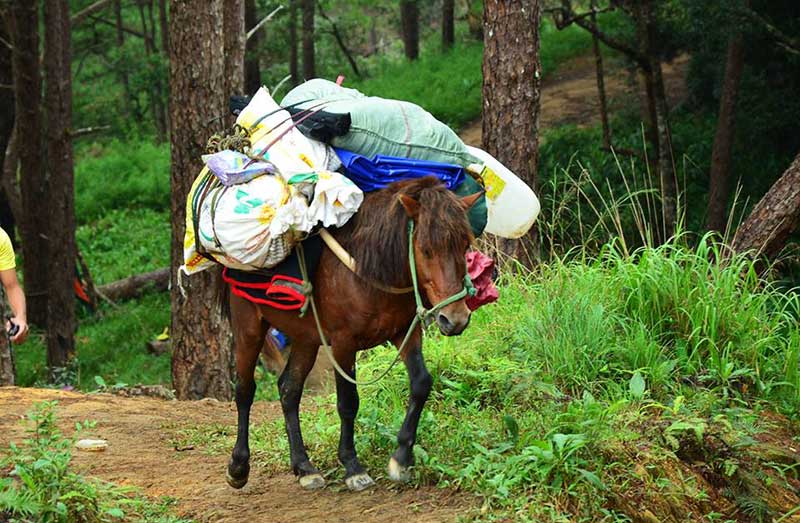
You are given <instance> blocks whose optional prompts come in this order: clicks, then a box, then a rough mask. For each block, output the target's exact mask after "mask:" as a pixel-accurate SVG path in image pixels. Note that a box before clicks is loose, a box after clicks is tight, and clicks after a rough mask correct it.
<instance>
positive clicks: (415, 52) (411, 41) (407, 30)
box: [400, 0, 419, 60]
mask: <svg viewBox="0 0 800 523" xmlns="http://www.w3.org/2000/svg"><path fill="white" fill-rule="evenodd" d="M400 25H401V26H402V30H403V46H404V47H405V51H406V58H408V59H409V60H416V59H417V58H419V7H418V6H417V0H404V1H402V2H400Z"/></svg>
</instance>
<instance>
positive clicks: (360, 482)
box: [344, 472, 375, 492]
mask: <svg viewBox="0 0 800 523" xmlns="http://www.w3.org/2000/svg"><path fill="white" fill-rule="evenodd" d="M344 483H345V485H347V488H349V489H350V490H352V491H353V492H361V491H362V490H364V489H367V488H369V487H371V486H373V485H374V484H375V481H374V480H373V479H372V478H371V477H369V474H367V473H366V472H362V473H361V474H353V475H352V476H350V477H348V478H344Z"/></svg>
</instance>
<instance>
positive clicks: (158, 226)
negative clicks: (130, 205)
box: [76, 208, 171, 285]
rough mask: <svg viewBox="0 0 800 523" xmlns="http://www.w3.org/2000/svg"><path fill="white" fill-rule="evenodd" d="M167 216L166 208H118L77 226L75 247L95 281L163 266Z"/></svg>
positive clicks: (100, 282)
mask: <svg viewBox="0 0 800 523" xmlns="http://www.w3.org/2000/svg"><path fill="white" fill-rule="evenodd" d="M169 218H170V217H169V211H168V210H166V209H159V210H153V209H136V208H134V209H122V210H112V211H109V212H108V213H106V214H105V215H104V216H103V217H102V218H99V219H97V220H95V221H93V222H91V223H89V224H86V225H83V226H81V227H79V228H78V231H77V236H76V237H77V242H78V247H79V248H80V249H81V252H82V253H84V257H85V259H86V263H87V264H88V266H89V267H90V269H91V270H92V276H93V277H94V279H95V284H97V285H103V284H106V283H110V282H113V281H116V280H119V279H122V278H126V277H128V276H130V275H132V274H137V273H142V272H147V271H152V270H156V269H161V268H163V267H167V266H168V265H169V252H170V251H169V241H170V230H171V229H170V223H169Z"/></svg>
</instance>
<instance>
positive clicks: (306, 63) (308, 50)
mask: <svg viewBox="0 0 800 523" xmlns="http://www.w3.org/2000/svg"><path fill="white" fill-rule="evenodd" d="M302 6H303V77H304V78H305V79H306V80H311V79H312V78H316V76H317V73H316V67H315V62H314V6H315V3H314V0H302Z"/></svg>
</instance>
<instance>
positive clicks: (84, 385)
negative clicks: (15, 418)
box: [16, 293, 170, 390]
mask: <svg viewBox="0 0 800 523" xmlns="http://www.w3.org/2000/svg"><path fill="white" fill-rule="evenodd" d="M169 324H170V307H169V295H168V294H165V293H159V294H149V295H146V296H143V297H141V298H138V299H136V300H131V301H128V302H125V303H122V304H121V305H119V306H117V307H112V306H110V305H103V306H102V307H101V309H100V312H99V314H98V315H97V316H95V317H91V318H84V319H82V320H81V322H80V326H79V327H78V333H77V335H76V345H77V354H78V358H77V359H78V381H77V383H76V386H77V387H78V388H79V389H81V390H95V389H96V388H97V384H96V382H95V380H94V377H95V376H101V377H102V378H103V380H104V381H105V383H107V384H108V385H109V386H112V385H115V384H121V383H125V384H129V385H133V384H158V383H169V382H170V355H169V354H163V355H160V356H153V355H151V354H150V353H148V352H147V350H146V347H145V343H146V342H148V341H150V340H152V339H153V338H155V337H156V336H157V335H158V334H160V333H161V332H162V331H163V329H164V328H165V327H168V326H169ZM45 354H46V349H45V344H44V339H43V336H41V334H39V333H37V332H34V334H33V335H32V336H31V338H30V339H29V340H28V342H27V343H26V344H25V345H23V346H21V347H20V348H18V349H17V352H16V356H17V362H18V363H17V370H18V382H19V384H20V385H21V386H27V387H30V386H34V385H44V384H45V383H46V381H47V366H46V356H45Z"/></svg>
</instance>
